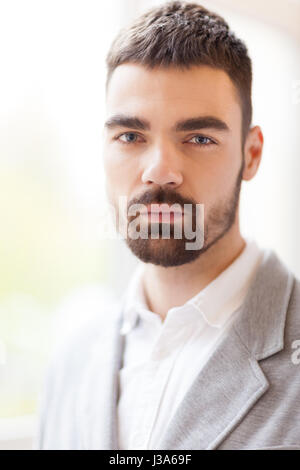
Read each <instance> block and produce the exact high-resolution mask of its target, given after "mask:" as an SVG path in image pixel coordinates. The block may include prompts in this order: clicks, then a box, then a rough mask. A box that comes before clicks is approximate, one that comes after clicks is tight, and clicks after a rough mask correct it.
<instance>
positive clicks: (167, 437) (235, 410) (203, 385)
mask: <svg viewBox="0 0 300 470" xmlns="http://www.w3.org/2000/svg"><path fill="white" fill-rule="evenodd" d="M293 282H294V276H293V275H292V273H291V272H289V271H288V270H287V269H286V268H285V266H284V265H283V264H282V263H281V261H280V260H279V259H278V258H277V256H276V254H275V253H274V252H272V251H270V250H266V251H265V253H264V257H263V260H262V263H261V265H260V267H259V269H258V272H257V274H256V277H255V279H254V281H253V283H252V284H251V286H250V289H249V292H248V294H247V296H246V299H245V301H244V303H243V305H242V306H241V307H240V309H239V310H238V312H236V313H237V316H236V319H235V320H234V322H233V323H232V325H231V326H230V327H229V330H228V332H227V334H226V336H224V337H223V338H221V340H220V341H219V344H218V345H217V347H216V349H215V351H214V352H213V354H212V355H211V356H210V358H209V360H208V361H207V363H206V365H205V366H204V368H203V369H202V370H201V371H200V373H199V375H198V376H197V377H196V379H195V380H194V382H193V384H192V385H191V387H190V389H189V390H188V392H187V394H186V395H185V397H184V399H183V400H182V402H181V403H180V405H179V407H178V409H177V411H176V412H175V415H174V416H173V418H172V419H171V421H170V422H169V424H168V426H167V429H166V432H165V434H164V435H163V436H162V440H161V442H160V444H159V446H158V447H157V448H158V449H186V450H189V449H206V450H211V449H215V448H217V446H218V445H219V444H220V443H221V442H222V441H223V440H224V439H225V438H226V436H227V435H228V434H229V433H230V432H231V430H233V428H234V427H235V426H237V425H238V423H239V422H240V421H241V420H242V419H243V417H245V416H246V415H247V413H248V412H249V411H250V409H251V408H252V407H253V406H254V404H255V403H256V402H257V401H258V400H259V399H260V397H262V396H263V394H264V393H265V392H266V391H267V390H268V388H269V383H268V380H267V378H266V377H265V375H264V373H263V371H262V369H261V367H260V365H259V363H258V361H259V360H260V359H264V358H266V357H268V356H270V355H272V354H274V353H276V352H278V351H280V350H281V349H282V348H283V346H284V344H283V337H284V324H285V315H286V311H287V307H288V301H289V298H290V295H291V290H292V287H293ZM187 367H188V365H187Z"/></svg>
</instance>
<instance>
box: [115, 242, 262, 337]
mask: <svg viewBox="0 0 300 470" xmlns="http://www.w3.org/2000/svg"><path fill="white" fill-rule="evenodd" d="M245 242H246V246H245V248H244V249H243V251H242V252H241V253H240V255H239V256H238V257H237V258H236V259H235V260H234V261H233V262H232V263H231V264H230V265H229V266H228V267H227V268H226V269H225V270H224V271H222V272H221V273H220V274H219V275H218V276H217V277H216V278H215V279H214V280H213V281H211V282H210V283H209V284H208V285H207V286H206V287H205V288H204V289H202V290H201V291H200V292H198V293H197V294H196V295H195V296H194V297H192V298H191V299H189V300H188V301H187V302H186V303H185V304H184V305H183V306H179V307H175V308H173V309H172V310H173V311H174V310H181V309H182V308H183V307H184V308H185V309H186V308H188V309H189V310H191V308H192V310H193V311H194V312H195V311H196V312H198V313H199V314H200V315H201V316H202V317H203V319H204V320H205V321H206V323H207V324H208V325H210V326H212V327H216V328H221V327H222V326H223V325H224V324H225V322H226V321H227V320H228V319H229V317H230V316H231V314H232V313H233V312H234V311H235V310H236V309H237V308H238V307H239V306H240V305H241V303H242V302H243V299H244V297H245V295H246V292H247V290H248V288H249V285H250V283H251V281H252V279H253V276H254V274H255V272H256V268H257V267H258V265H259V263H260V261H261V259H262V251H261V249H260V248H259V247H258V245H257V243H256V242H255V240H253V239H250V238H245ZM144 270H145V265H144V264H143V263H140V264H139V265H138V266H137V268H136V270H135V272H134V274H133V276H132V278H131V280H130V283H129V286H128V288H127V291H126V294H125V300H124V303H123V323H122V328H121V334H127V333H128V332H129V331H131V330H132V328H134V326H135V325H136V323H137V321H138V319H139V317H143V318H146V319H147V320H149V321H153V322H161V319H160V317H158V315H157V314H155V313H153V312H151V311H150V310H149V308H148V306H147V302H146V298H145V294H144V290H143V273H144Z"/></svg>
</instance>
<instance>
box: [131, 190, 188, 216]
mask: <svg viewBox="0 0 300 470" xmlns="http://www.w3.org/2000/svg"><path fill="white" fill-rule="evenodd" d="M163 203H165V204H169V205H172V204H179V205H180V206H181V207H182V209H183V208H184V204H191V205H192V206H194V205H196V201H194V200H193V199H189V198H186V197H184V196H182V195H181V194H178V193H177V192H176V191H174V190H172V189H169V188H166V189H163V188H158V189H155V190H148V191H146V192H145V193H144V194H142V195H141V196H137V197H135V198H133V199H131V200H130V201H129V203H128V205H127V212H128V210H129V208H130V206H131V205H133V204H145V205H147V204H163Z"/></svg>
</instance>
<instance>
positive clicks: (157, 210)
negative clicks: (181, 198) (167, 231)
mask: <svg viewBox="0 0 300 470" xmlns="http://www.w3.org/2000/svg"><path fill="white" fill-rule="evenodd" d="M140 216H141V217H147V218H148V221H151V222H166V223H168V222H175V221H176V220H181V219H182V218H183V216H184V210H183V209H174V208H172V206H169V204H165V203H164V204H161V205H160V204H149V205H147V206H146V207H145V209H144V210H142V211H141V212H140Z"/></svg>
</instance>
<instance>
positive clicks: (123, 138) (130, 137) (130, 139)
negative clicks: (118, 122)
mask: <svg viewBox="0 0 300 470" xmlns="http://www.w3.org/2000/svg"><path fill="white" fill-rule="evenodd" d="M138 137H140V136H139V135H138V134H136V133H135V132H123V134H120V135H118V136H117V137H115V140H118V141H120V142H122V144H135V143H136V142H137V139H138Z"/></svg>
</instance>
